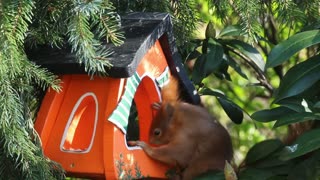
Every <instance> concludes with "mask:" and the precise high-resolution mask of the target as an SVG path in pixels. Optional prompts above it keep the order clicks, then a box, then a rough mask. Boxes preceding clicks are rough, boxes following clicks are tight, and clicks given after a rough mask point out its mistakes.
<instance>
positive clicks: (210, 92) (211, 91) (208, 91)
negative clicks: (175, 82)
mask: <svg viewBox="0 0 320 180" xmlns="http://www.w3.org/2000/svg"><path fill="white" fill-rule="evenodd" d="M199 94H200V95H209V96H216V97H221V98H226V96H225V95H224V93H223V92H222V91H220V90H217V89H210V88H202V89H200V90H199Z"/></svg>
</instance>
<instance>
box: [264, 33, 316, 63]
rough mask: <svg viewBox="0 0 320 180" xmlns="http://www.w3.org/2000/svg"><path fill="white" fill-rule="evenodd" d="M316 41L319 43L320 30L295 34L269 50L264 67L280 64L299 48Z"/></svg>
mask: <svg viewBox="0 0 320 180" xmlns="http://www.w3.org/2000/svg"><path fill="white" fill-rule="evenodd" d="M318 43H320V30H312V31H304V32H301V33H298V34H295V35H293V36H291V37H289V38H288V39H287V40H285V41H283V42H281V43H280V44H278V45H276V46H275V47H274V48H273V49H272V50H271V52H270V54H269V56H268V59H267V62H266V69H267V68H271V67H275V66H277V65H280V64H282V63H283V62H284V61H286V60H288V59H289V58H290V57H291V56H293V55H294V54H295V53H297V52H298V51H300V50H301V49H304V48H307V47H309V46H312V45H314V44H318Z"/></svg>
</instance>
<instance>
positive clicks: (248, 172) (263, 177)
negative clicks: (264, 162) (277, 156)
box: [239, 168, 274, 180]
mask: <svg viewBox="0 0 320 180" xmlns="http://www.w3.org/2000/svg"><path fill="white" fill-rule="evenodd" d="M272 176H274V174H273V173H272V172H270V171H267V170H263V169H257V168H247V169H245V170H243V171H241V172H240V175H239V179H240V180H257V179H258V180H267V179H268V178H270V177H272Z"/></svg>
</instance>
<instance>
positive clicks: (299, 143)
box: [280, 129, 320, 160]
mask: <svg viewBox="0 0 320 180" xmlns="http://www.w3.org/2000/svg"><path fill="white" fill-rule="evenodd" d="M319 148H320V129H314V130H311V131H307V132H305V133H304V134H302V135H300V136H299V137H298V138H297V140H296V141H294V142H293V143H292V145H291V146H286V147H285V148H284V150H283V152H282V153H281V155H280V157H281V159H283V160H289V159H293V158H296V157H300V156H302V155H305V154H307V153H309V152H312V151H314V150H316V149H319Z"/></svg>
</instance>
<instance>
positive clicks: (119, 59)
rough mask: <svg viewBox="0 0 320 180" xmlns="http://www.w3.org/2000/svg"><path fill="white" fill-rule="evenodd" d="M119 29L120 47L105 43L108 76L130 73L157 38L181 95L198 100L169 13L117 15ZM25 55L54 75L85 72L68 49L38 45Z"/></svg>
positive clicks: (196, 101)
mask: <svg viewBox="0 0 320 180" xmlns="http://www.w3.org/2000/svg"><path fill="white" fill-rule="evenodd" d="M121 29H122V30H123V32H124V35H125V40H124V43H123V44H122V45H121V46H114V45H113V44H112V43H108V44H106V46H107V48H109V49H110V50H111V51H112V52H113V53H112V54H111V56H110V57H108V59H109V62H110V63H111V64H112V67H110V68H109V67H106V72H107V74H108V76H110V77H113V78H127V77H130V76H132V75H133V74H134V73H135V72H136V68H137V66H138V65H139V63H140V61H141V60H142V58H143V57H144V55H145V54H146V53H147V51H148V50H149V49H150V48H151V47H152V46H153V45H154V44H155V42H156V41H157V40H159V42H160V44H161V47H162V50H163V52H164V55H165V57H166V60H167V63H168V65H169V68H170V71H171V73H172V74H173V75H175V76H176V77H178V78H179V79H180V83H181V84H182V87H183V88H182V94H183V96H184V97H185V99H186V100H187V101H189V102H191V103H195V104H198V103H199V102H200V98H199V96H198V94H197V93H195V90H194V87H193V85H192V83H191V82H190V80H189V79H188V77H187V75H186V72H185V71H184V68H183V66H182V63H181V57H180V55H179V53H178V51H177V48H176V46H175V41H174V37H173V31H172V22H171V18H170V15H169V14H167V13H137V12H135V13H129V14H127V15H125V16H122V17H121ZM27 54H28V57H29V59H30V60H32V61H34V62H35V63H36V64H38V65H41V66H42V67H45V68H47V69H48V70H50V71H52V72H54V73H55V74H87V72H86V71H85V68H84V65H80V64H79V63H78V61H77V59H76V56H75V54H74V53H71V48H61V49H59V48H54V47H51V46H41V47H40V46H39V47H38V48H35V49H32V50H27Z"/></svg>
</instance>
